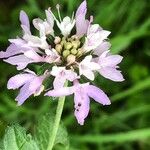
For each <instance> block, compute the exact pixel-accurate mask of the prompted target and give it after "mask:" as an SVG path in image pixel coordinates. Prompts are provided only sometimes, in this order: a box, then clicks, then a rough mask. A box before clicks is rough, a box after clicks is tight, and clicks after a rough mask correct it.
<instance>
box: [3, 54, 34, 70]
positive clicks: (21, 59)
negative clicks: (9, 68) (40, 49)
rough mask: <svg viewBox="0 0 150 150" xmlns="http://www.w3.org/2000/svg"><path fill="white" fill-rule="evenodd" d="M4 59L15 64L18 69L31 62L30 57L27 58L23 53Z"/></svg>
mask: <svg viewBox="0 0 150 150" xmlns="http://www.w3.org/2000/svg"><path fill="white" fill-rule="evenodd" d="M4 61H5V62H7V63H9V64H12V65H17V69H18V70H22V69H24V68H25V67H26V66H27V65H28V64H29V63H32V62H33V61H32V60H31V59H29V58H27V57H26V56H24V55H18V56H14V57H10V58H8V59H5V60H4Z"/></svg>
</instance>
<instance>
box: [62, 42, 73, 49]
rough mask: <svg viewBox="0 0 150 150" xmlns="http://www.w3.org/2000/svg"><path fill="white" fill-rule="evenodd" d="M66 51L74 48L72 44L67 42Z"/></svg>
mask: <svg viewBox="0 0 150 150" xmlns="http://www.w3.org/2000/svg"><path fill="white" fill-rule="evenodd" d="M64 47H65V49H71V48H72V44H71V43H70V42H66V43H65V44H64Z"/></svg>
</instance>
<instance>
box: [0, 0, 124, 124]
mask: <svg viewBox="0 0 150 150" xmlns="http://www.w3.org/2000/svg"><path fill="white" fill-rule="evenodd" d="M56 9H57V11H58V17H57V16H56V15H54V13H53V12H52V9H51V8H49V9H48V10H46V11H45V13H46V19H44V20H42V19H40V18H35V19H33V22H32V23H33V25H34V27H35V29H37V31H38V32H39V35H38V36H35V35H33V34H32V32H31V29H30V23H29V18H28V16H27V14H26V13H25V12H24V11H21V12H20V22H21V28H22V31H23V34H22V37H17V38H16V39H10V40H9V41H10V43H11V44H10V46H9V47H8V48H7V49H6V51H5V52H4V51H1V52H0V58H2V59H3V60H4V61H5V62H7V63H9V64H12V65H15V66H17V69H18V70H23V73H21V74H18V75H16V76H14V77H12V78H11V79H10V80H9V81H8V89H17V88H20V93H19V95H18V96H17V98H16V100H17V101H18V104H19V105H21V104H23V103H24V101H25V100H26V99H27V98H28V97H30V96H31V95H35V96H37V95H39V94H40V93H41V92H44V91H47V90H48V89H50V88H52V87H53V89H51V90H49V91H48V92H47V93H46V94H45V95H46V96H56V97H59V96H66V95H71V94H74V103H75V106H74V107H75V113H74V114H75V117H76V118H77V121H78V123H79V124H81V125H83V124H84V121H85V118H86V117H87V115H88V113H89V109H90V98H92V99H94V100H95V101H96V102H98V103H100V104H102V105H109V104H110V100H109V98H108V97H107V95H106V94H105V93H104V92H103V91H102V90H101V89H99V88H98V87H96V86H94V85H90V81H93V80H94V78H95V72H99V74H101V75H102V76H104V77H105V78H107V79H110V80H113V81H117V82H118V81H123V80H124V78H123V76H122V74H121V72H120V71H119V70H118V68H119V67H118V64H119V63H120V62H121V61H122V57H121V56H120V55H112V54H111V53H110V46H111V44H110V43H109V41H108V36H109V34H110V32H109V31H106V30H103V28H102V27H100V26H99V25H98V24H93V16H91V17H90V18H89V19H88V18H87V17H86V14H87V2H86V0H84V1H83V2H82V3H81V5H80V6H79V8H78V9H77V11H76V13H75V15H74V13H73V15H72V16H71V17H70V16H65V17H63V18H62V15H61V12H60V6H59V5H57V6H56ZM54 26H56V27H57V29H56V30H55V29H54ZM56 31H57V32H56ZM30 65H32V67H34V66H35V68H36V69H35V70H36V73H34V72H32V71H29V70H27V67H28V66H30ZM37 68H38V69H37ZM24 69H25V70H24ZM82 77H86V78H87V79H88V80H89V82H87V79H86V82H85V80H82V84H81V83H80V82H81V78H82ZM49 78H51V79H52V81H53V83H48V85H49V87H47V86H44V83H46V82H49V80H48V79H49ZM83 79H84V78H83ZM66 80H67V81H69V82H70V84H69V85H71V86H70V87H64V83H65V82H66ZM83 81H84V82H83Z"/></svg>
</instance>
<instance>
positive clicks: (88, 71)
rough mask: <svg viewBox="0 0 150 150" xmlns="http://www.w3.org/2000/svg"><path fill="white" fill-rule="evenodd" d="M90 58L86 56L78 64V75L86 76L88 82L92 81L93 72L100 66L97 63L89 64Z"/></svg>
mask: <svg viewBox="0 0 150 150" xmlns="http://www.w3.org/2000/svg"><path fill="white" fill-rule="evenodd" d="M91 60H92V56H91V55H89V56H86V57H85V58H84V59H83V60H82V61H81V62H80V64H79V73H80V75H84V76H86V77H87V78H88V79H89V80H94V73H93V71H94V70H98V69H99V68H100V66H99V65H98V63H95V62H91Z"/></svg>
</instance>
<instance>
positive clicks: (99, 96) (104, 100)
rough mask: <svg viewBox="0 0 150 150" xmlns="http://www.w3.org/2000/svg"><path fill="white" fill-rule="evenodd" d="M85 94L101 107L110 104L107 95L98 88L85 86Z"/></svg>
mask: <svg viewBox="0 0 150 150" xmlns="http://www.w3.org/2000/svg"><path fill="white" fill-rule="evenodd" d="M86 92H87V94H88V96H89V97H91V98H93V99H94V100H95V101H96V102H98V103H100V104H102V105H110V104H111V102H110V100H109V98H108V97H107V95H106V94H105V93H104V92H103V91H102V90H101V89H99V88H97V87H96V86H93V85H88V86H86Z"/></svg>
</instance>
